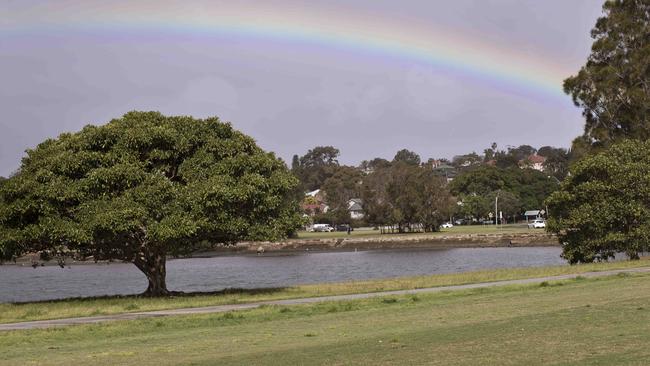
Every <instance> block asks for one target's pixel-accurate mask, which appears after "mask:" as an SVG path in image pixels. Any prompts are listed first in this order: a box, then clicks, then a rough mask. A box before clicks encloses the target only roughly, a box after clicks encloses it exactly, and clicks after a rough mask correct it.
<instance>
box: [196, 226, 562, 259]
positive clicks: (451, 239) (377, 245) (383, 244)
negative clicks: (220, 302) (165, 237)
mask: <svg viewBox="0 0 650 366" xmlns="http://www.w3.org/2000/svg"><path fill="white" fill-rule="evenodd" d="M324 234H325V235H327V234H331V237H327V236H321V237H316V238H309V237H307V238H300V237H299V238H297V239H288V240H284V241H280V242H240V243H237V244H236V245H232V246H218V247H216V248H214V249H212V250H209V251H204V252H200V253H196V254H195V256H212V255H220V254H224V253H257V252H264V253H268V252H283V251H337V250H338V251H355V250H372V249H449V248H496V247H540V246H559V243H558V240H557V237H556V236H555V235H553V234H549V233H546V232H544V231H540V230H527V231H514V232H509V231H505V232H489V231H485V230H483V231H481V232H475V233H464V232H459V233H457V232H451V231H444V232H436V233H413V234H372V235H350V236H342V235H343V234H342V233H324Z"/></svg>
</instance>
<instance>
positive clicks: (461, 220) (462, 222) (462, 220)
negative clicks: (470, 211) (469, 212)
mask: <svg viewBox="0 0 650 366" xmlns="http://www.w3.org/2000/svg"><path fill="white" fill-rule="evenodd" d="M454 225H467V220H466V219H457V220H456V221H454Z"/></svg>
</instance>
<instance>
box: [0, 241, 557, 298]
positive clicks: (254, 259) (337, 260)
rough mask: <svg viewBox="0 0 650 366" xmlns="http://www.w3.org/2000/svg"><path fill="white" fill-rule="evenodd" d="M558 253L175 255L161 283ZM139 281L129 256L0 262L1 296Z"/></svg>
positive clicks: (125, 289) (354, 276)
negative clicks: (103, 260) (66, 262)
mask: <svg viewBox="0 0 650 366" xmlns="http://www.w3.org/2000/svg"><path fill="white" fill-rule="evenodd" d="M560 253H561V248H559V247H531V248H458V249H444V250H440V249H437V250H434V249H430V250H412V249H409V250H370V251H360V252H305V253H290V254H289V253H280V254H265V255H263V256H255V255H239V256H221V257H214V258H192V259H174V260H169V261H168V262H167V285H168V288H169V289H170V290H178V291H186V292H191V291H216V290H221V289H224V288H261V287H282V286H290V285H296V284H307V283H319V282H339V281H348V280H362V279H372V278H388V277H399V276H416V275H426V274H436V273H453V272H466V271H474V270H480V269H489V268H505V267H533V266H549V265H561V264H566V262H565V261H564V260H563V259H561V258H560ZM146 287H147V280H146V278H145V277H144V275H143V274H142V273H141V272H140V271H138V270H137V269H136V268H135V266H134V265H132V264H130V263H111V264H79V265H72V266H71V267H70V268H67V267H66V268H64V269H62V268H60V267H58V266H46V267H38V268H35V269H34V268H32V267H28V266H26V267H20V266H13V265H5V266H0V302H21V301H37V300H48V299H59V298H66V297H79V296H101V295H117V294H124V295H126V294H137V293H140V292H142V291H144V290H145V289H146Z"/></svg>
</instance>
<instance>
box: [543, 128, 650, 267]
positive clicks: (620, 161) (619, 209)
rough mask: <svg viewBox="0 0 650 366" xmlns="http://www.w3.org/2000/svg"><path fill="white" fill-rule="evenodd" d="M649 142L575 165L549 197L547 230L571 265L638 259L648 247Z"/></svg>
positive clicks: (622, 147) (619, 146)
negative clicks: (616, 256)
mask: <svg viewBox="0 0 650 366" xmlns="http://www.w3.org/2000/svg"><path fill="white" fill-rule="evenodd" d="M648 151H650V142H649V141H645V142H639V141H626V142H622V143H619V144H614V145H612V146H611V147H609V148H608V149H606V150H605V151H603V152H601V153H598V154H595V155H589V156H587V157H585V158H583V159H582V160H580V161H578V162H577V163H576V164H575V165H574V166H572V168H571V174H570V175H569V176H567V178H566V179H565V180H564V181H563V182H562V184H561V186H560V190H559V191H557V192H555V193H553V194H552V195H551V196H550V197H549V198H548V200H547V201H546V202H547V204H548V209H549V220H548V230H549V231H551V232H553V233H555V234H557V235H558V238H559V239H560V242H561V243H562V244H563V247H562V248H563V256H564V258H566V259H567V260H568V261H569V262H570V263H584V262H593V261H601V260H607V259H610V258H613V257H614V254H615V253H617V252H624V253H627V255H628V256H629V257H630V258H633V259H637V258H638V257H639V253H641V252H647V251H648V250H650V205H649V202H650V190H649V189H648V187H650V154H648Z"/></svg>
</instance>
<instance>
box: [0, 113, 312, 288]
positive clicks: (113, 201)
mask: <svg viewBox="0 0 650 366" xmlns="http://www.w3.org/2000/svg"><path fill="white" fill-rule="evenodd" d="M297 183H298V182H297V180H296V179H295V178H294V177H293V176H292V175H291V174H290V173H289V171H288V170H287V168H286V166H285V164H284V163H283V162H282V161H281V160H280V159H278V158H276V157H275V156H274V155H273V154H272V153H266V152H264V151H263V150H262V149H260V148H259V147H258V146H257V145H256V144H255V141H254V140H253V139H252V138H250V137H248V136H246V135H244V134H242V133H240V132H238V131H236V130H234V129H233V128H232V126H231V125H230V124H228V123H224V122H221V121H220V120H219V119H218V118H208V119H194V118H192V117H165V116H163V115H162V114H160V113H158V112H129V113H127V114H126V115H124V116H123V117H122V118H120V119H114V120H112V121H110V122H109V123H107V124H105V125H102V126H86V127H84V128H83V130H81V131H80V132H77V133H65V134H62V135H60V136H59V137H58V138H56V139H48V140H46V141H44V142H43V143H41V144H39V145H38V146H37V147H36V148H35V149H33V150H28V151H27V156H26V157H25V158H24V159H23V161H22V165H21V168H20V172H19V173H18V174H16V175H15V176H13V177H11V178H10V179H8V180H6V181H5V182H4V183H3V184H0V255H1V256H2V257H3V258H4V259H8V258H11V257H13V256H18V255H21V254H23V253H27V252H38V251H42V252H58V251H62V250H72V251H75V252H77V253H79V254H81V255H83V256H93V257H94V258H95V259H96V260H115V259H116V260H124V261H130V262H133V263H134V264H135V265H136V267H137V268H139V269H140V270H141V271H142V272H143V273H144V274H145V275H146V276H147V278H148V280H149V286H148V288H147V291H146V294H150V295H161V294H165V293H167V287H166V282H165V275H166V271H165V258H166V256H167V255H170V254H171V255H180V254H184V253H188V252H191V251H192V250H194V249H195V248H196V247H197V246H200V245H204V244H205V243H214V244H216V243H224V244H231V243H234V242H236V241H239V240H243V239H247V240H261V239H265V240H272V239H279V238H283V237H286V236H287V235H288V234H289V233H291V232H293V231H294V230H295V229H296V228H297V227H298V226H299V224H300V216H299V211H298V206H297V203H296V202H295V201H293V200H292V199H291V194H292V190H293V189H294V187H295V186H296V184H297Z"/></svg>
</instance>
